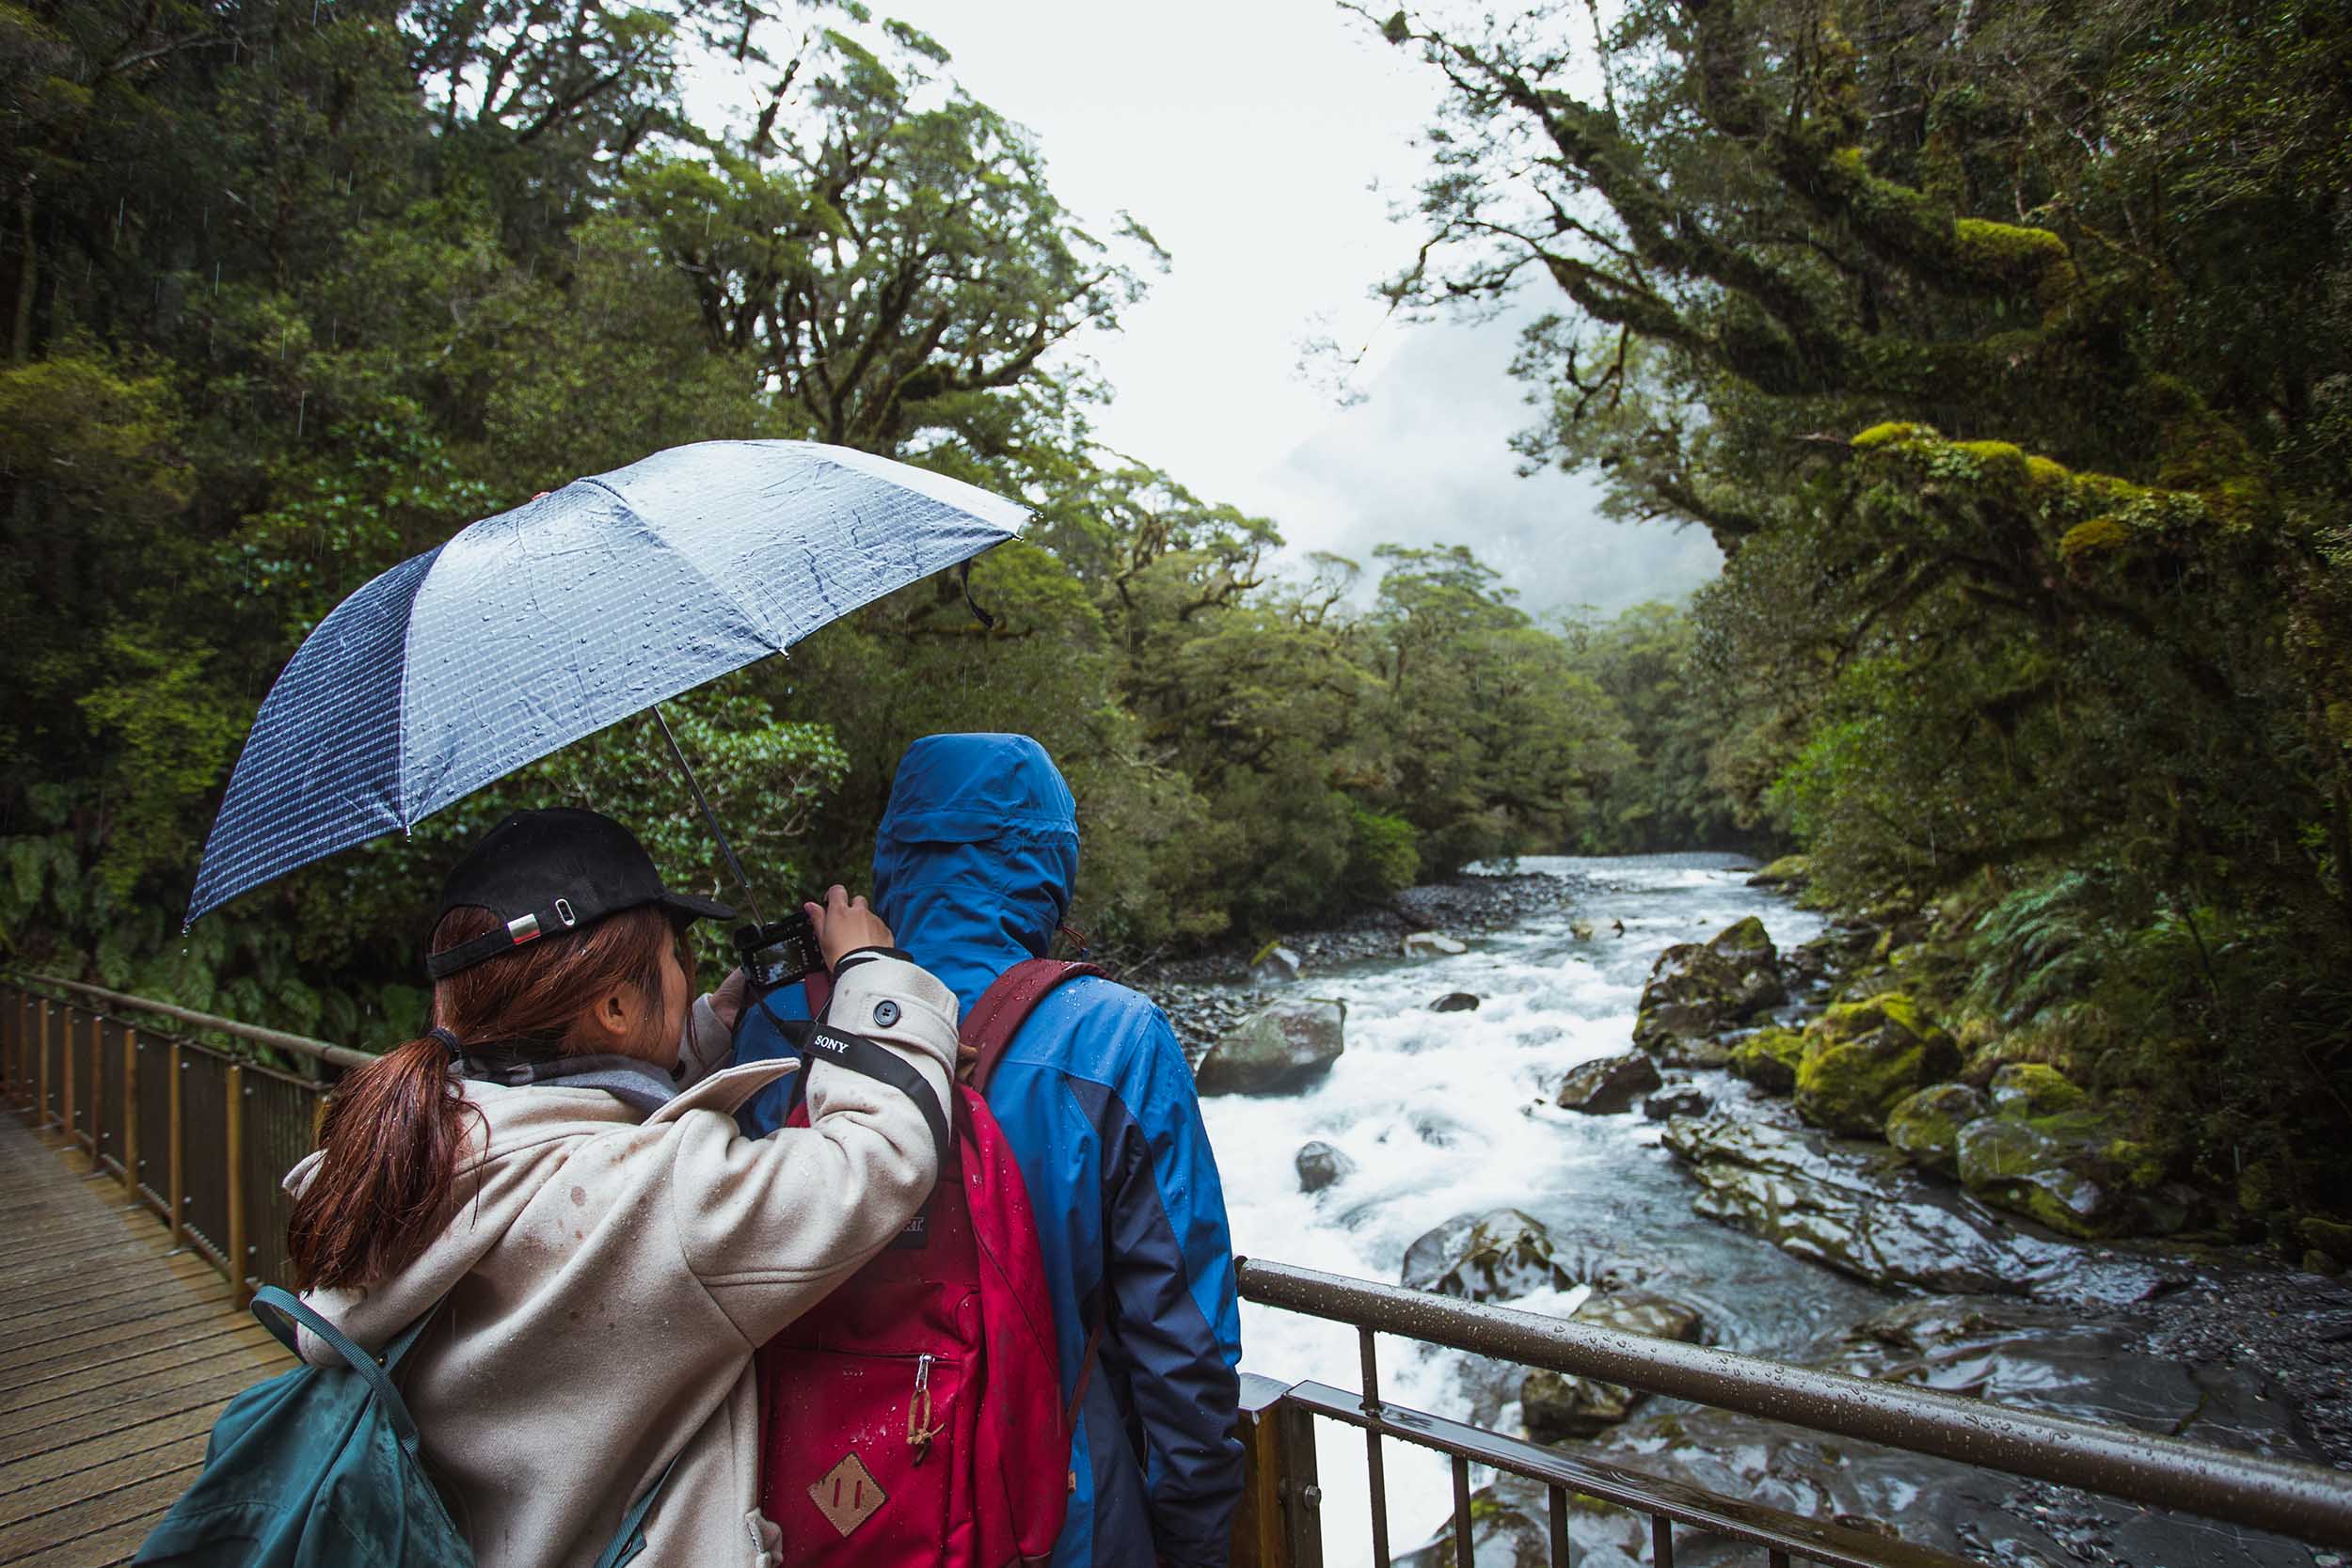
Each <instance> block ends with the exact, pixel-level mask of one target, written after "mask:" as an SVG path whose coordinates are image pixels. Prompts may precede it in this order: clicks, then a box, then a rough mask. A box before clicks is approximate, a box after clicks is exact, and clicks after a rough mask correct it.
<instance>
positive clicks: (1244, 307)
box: [876, 0, 1720, 611]
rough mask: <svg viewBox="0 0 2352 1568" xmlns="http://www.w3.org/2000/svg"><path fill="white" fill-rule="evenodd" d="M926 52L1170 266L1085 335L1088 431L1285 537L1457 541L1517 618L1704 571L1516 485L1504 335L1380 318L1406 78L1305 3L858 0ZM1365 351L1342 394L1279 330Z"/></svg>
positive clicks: (1679, 535)
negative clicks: (928, 40)
mask: <svg viewBox="0 0 2352 1568" xmlns="http://www.w3.org/2000/svg"><path fill="white" fill-rule="evenodd" d="M876 12H877V15H878V16H896V17H898V18H901V19H903V20H904V21H906V22H909V23H911V24H914V25H915V26H917V27H919V28H921V29H922V30H924V31H925V32H927V33H929V34H930V35H931V36H932V37H933V38H935V39H937V40H939V41H940V42H941V43H942V44H943V45H945V46H946V48H947V49H948V50H949V51H950V53H951V54H952V55H954V62H953V65H952V66H951V67H950V71H951V72H952V74H953V75H954V77H955V78H956V80H958V81H959V82H960V83H961V85H962V86H963V87H964V88H965V89H966V90H967V91H969V92H970V93H971V94H972V95H973V96H974V97H976V98H977V99H979V100H980V101H982V102H983V103H988V104H990V105H991V106H993V107H994V108H995V109H997V110H998V111H999V112H1001V113H1003V114H1006V115H1008V116H1009V117H1010V118H1011V119H1015V120H1018V121H1020V122H1021V123H1023V124H1025V125H1026V126H1027V127H1028V128H1029V129H1030V130H1031V131H1033V132H1034V133H1036V135H1037V138H1038V141H1039V144H1040V146H1041V149H1042V150H1043V152H1044V154H1045V157H1046V159H1047V160H1048V166H1049V178H1050V181H1051V182H1052V185H1053V187H1054V190H1055V192H1056V194H1057V196H1058V197H1059V198H1061V200H1062V202H1063V203H1064V204H1065V205H1066V206H1068V207H1070V208H1071V209H1072V210H1073V211H1074V212H1076V213H1077V214H1080V215H1081V217H1082V219H1083V220H1084V221H1085V222H1087V223H1088V224H1089V226H1091V227H1093V228H1095V229H1096V230H1097V231H1098V232H1103V231H1107V230H1109V228H1110V226H1111V223H1112V221H1113V215H1114V214H1116V213H1118V212H1119V211H1120V210H1121V209H1125V210H1127V211H1130V212H1132V213H1134V214H1135V215H1136V217H1137V218H1138V219H1139V220H1140V221H1141V222H1142V223H1143V224H1144V225H1145V226H1146V227H1147V228H1149V229H1150V230H1152V233H1153V234H1154V235H1155V236H1156V237H1157V238H1158V240H1159V241H1160V243H1161V245H1164V246H1165V247H1166V248H1167V249H1168V252H1169V254H1170V257H1171V259H1172V263H1173V264H1172V266H1171V269H1170V271H1169V272H1168V274H1167V275H1166V276H1165V277H1157V278H1155V279H1154V280H1153V283H1152V293H1151V295H1150V297H1149V298H1148V299H1146V300H1145V301H1144V303H1143V304H1141V305H1139V306H1137V307H1135V308H1133V309H1130V310H1129V311H1128V312H1127V313H1126V315H1125V317H1124V320H1123V328H1122V330H1121V331H1120V332H1118V333H1116V334H1111V335H1106V336H1104V337H1100V338H1098V339H1096V340H1095V341H1092V342H1090V343H1089V344H1088V345H1087V348H1088V351H1089V353H1090V354H1091V355H1092V356H1093V357H1094V358H1095V359H1096V360H1097V362H1098V363H1099V364H1100V365H1101V366H1102V369H1103V371H1104V374H1105V376H1106V377H1107V379H1108V380H1109V382H1110V384H1111V386H1112V387H1113V388H1116V390H1117V393H1118V396H1117V399H1116V401H1115V402H1114V403H1113V404H1111V405H1110V406H1109V407H1108V408H1105V409H1103V410H1101V411H1100V412H1099V414H1098V416H1097V426H1098V430H1099V433H1100V435H1101V436H1102V438H1103V439H1104V441H1105V442H1106V443H1107V444H1108V445H1110V446H1112V447H1114V448H1116V449H1118V450H1119V451H1123V452H1126V453H1128V454H1130V455H1132V456H1134V457H1137V458H1140V459H1143V460H1145V461H1147V462H1151V463H1153V464H1156V465H1158V466H1159V467H1163V468H1165V469H1167V470H1168V472H1169V473H1171V474H1173V475H1174V476H1175V477H1176V478H1177V479H1178V480H1179V481H1181V482H1182V483H1184V484H1186V485H1188V486H1189V487H1190V488H1191V489H1193V490H1194V491H1195V492H1196V493H1198V494H1200V495H1201V496H1203V497H1205V498H1207V499H1214V500H1224V501H1231V502H1232V503H1234V504H1235V505H1238V506H1240V507H1242V508H1244V509H1245V510H1248V511H1250V512H1253V513H1259V514H1263V515H1267V516H1270V517H1272V518H1273V519H1274V520H1275V521H1276V522H1277V523H1278V524H1279V526H1280V528H1281V530H1282V532H1283V534H1284V536H1285V537H1286V538H1287V539H1288V540H1289V541H1290V542H1291V544H1292V545H1293V546H1295V547H1296V548H1297V549H1300V550H1308V549H1329V550H1336V551H1338V552H1340V553H1342V554H1344V555H1350V556H1354V557H1356V558H1357V559H1359V560H1366V561H1367V563H1369V562H1368V558H1369V556H1370V554H1371V550H1372V546H1374V545H1375V544H1378V543H1382V542H1387V541H1395V542H1401V543H1412V544H1427V543H1457V542H1458V543H1467V544H1469V545H1470V546H1473V547H1474V548H1476V549H1477V550H1478V552H1479V553H1480V555H1481V556H1482V557H1484V558H1485V559H1486V560H1487V561H1488V562H1490V563H1491V564H1493V565H1495V566H1497V567H1499V568H1501V569H1502V572H1503V573H1504V577H1505V580H1506V581H1507V582H1509V583H1510V584H1511V585H1512V586H1513V587H1516V588H1518V590H1519V592H1520V594H1521V595H1522V602H1523V603H1525V604H1526V605H1527V606H1528V607H1529V608H1530V609H1533V610H1553V609H1567V608H1571V607H1574V606H1578V605H1591V606H1594V607H1596V608H1597V609H1599V610H1604V611H1610V610H1618V609H1622V608H1623V607H1625V606H1626V605H1629V604H1632V603H1635V602H1637V601H1639V600H1641V599H1644V598H1650V597H1677V596H1679V595H1681V594H1685V593H1687V592H1689V591H1690V590H1691V589H1692V588H1693V587H1695V586H1697V585H1698V584H1699V583H1700V582H1703V581H1705V580H1706V579H1707V578H1710V577H1712V576H1713V575H1714V574H1715V571H1716V569H1717V567H1718V565H1719V564H1720V557H1719V556H1718V555H1717V553H1716V551H1715V548H1714V546H1713V545H1712V544H1711V543H1710V542H1709V541H1708V538H1707V536H1706V535H1705V533H1704V532H1702V531H1697V530H1690V531H1680V532H1677V531H1673V530H1670V529H1665V528H1660V527H1650V528H1630V527H1627V526H1625V525H1622V524H1615V523H1610V522H1606V521H1604V520H1602V519H1601V518H1599V517H1598V516H1597V515H1595V514H1594V510H1593V505H1592V499H1593V492H1592V490H1591V488H1590V487H1589V485H1588V484H1587V483H1584V482H1583V481H1581V480H1579V479H1574V478H1571V477H1569V476H1565V475H1561V474H1544V475H1539V476H1536V477H1534V478H1532V479H1520V478H1518V477H1517V473H1516V460H1515V456H1514V454H1513V453H1512V451H1510V448H1509V446H1508V444H1507V443H1508V440H1509V437H1510V435H1511V433H1512V432H1513V431H1514V430H1515V429H1518V427H1519V426H1521V425H1523V424H1525V423H1527V422H1528V421H1529V418H1530V415H1531V412H1532V411H1531V410H1530V409H1529V408H1528V407H1527V406H1526V404H1524V403H1523V402H1522V398H1523V395H1524V390H1523V388H1521V387H1520V386H1519V384H1518V383H1517V382H1515V381H1513V380H1511V379H1510V377H1509V376H1508V375H1507V374H1506V373H1505V367H1506V365H1507V364H1508V362H1509V360H1510V357H1511V352H1512V347H1513V342H1512V334H1511V332H1510V330H1509V328H1507V327H1505V326H1501V325H1490V326H1487V327H1485V328H1473V327H1469V326H1463V325H1431V326H1422V327H1408V326H1405V325H1382V319H1381V307H1380V306H1379V305H1378V304H1377V303H1376V302H1375V301H1373V300H1372V299H1371V298H1370V297H1369V293H1370V290H1371V288H1372V285H1373V284H1374V283H1375V281H1376V280H1377V279H1379V278H1380V277H1384V276H1386V275H1388V274H1390V273H1391V272H1394V271H1395V270H1397V268H1398V267H1399V266H1400V265H1402V264H1403V263H1404V262H1405V261H1408V260H1409V259H1410V257H1411V254H1412V250H1413V246H1414V245H1415V243H1416V239H1417V236H1416V235H1415V234H1414V232H1413V231H1412V230H1410V229H1409V228H1406V227H1402V226H1399V225H1398V224H1396V223H1394V222H1392V221H1391V206H1392V203H1395V202H1398V201H1402V200H1406V199H1408V198H1410V195H1411V192H1412V187H1413V185H1414V182H1415V181H1416V178H1417V176H1418V173H1419V170H1420V168H1421V166H1422V160H1421V157H1420V155H1419V153H1418V152H1417V151H1416V150H1415V148H1414V146H1413V140H1414V137H1415V135H1416V134H1417V132H1418V131H1419V130H1420V128H1421V127H1422V125H1423V124H1425V123H1426V122H1427V120H1428V119H1429V111H1430V109H1431V106H1432V104H1433V103H1434V93H1433V87H1432V82H1431V79H1430V74H1429V72H1428V71H1426V70H1425V69H1423V68H1422V67H1420V66H1419V64H1418V62H1417V61H1415V60H1414V59H1413V58H1412V57H1411V56H1410V55H1407V54H1406V52H1403V51H1399V50H1395V49H1391V48H1390V47H1389V46H1388V45H1387V44H1385V43H1383V42H1381V41H1380V40H1379V39H1378V38H1377V37H1376V36H1375V35H1373V34H1372V33H1371V31H1370V30H1369V29H1368V28H1366V27H1365V26H1364V25H1363V24H1361V23H1360V22H1359V21H1358V20H1357V19H1356V18H1354V17H1352V16H1349V15H1348V14H1347V13H1345V12H1343V11H1342V10H1340V9H1339V8H1338V7H1337V6H1336V5H1334V4H1332V3H1330V0H1189V3H1188V4H1185V5H1182V6H1170V5H1140V4H1119V3H1108V4H1106V3H1104V0H1084V3H1082V0H991V3H990V4H988V5H986V6H984V7H983V6H980V5H977V4H975V3H974V0H895V3H894V0H880V3H879V4H877V6H876ZM1320 332H1328V333H1330V334H1331V335H1332V336H1334V337H1336V338H1338V339H1339V340H1340V341H1342V342H1344V343H1348V344H1350V345H1351V346H1356V345H1365V344H1368V345H1369V348H1370V353H1369V354H1368V356H1366V359H1365V361H1364V365H1363V368H1362V370H1361V372H1359V376H1358V378H1357V380H1358V386H1359V390H1360V391H1361V392H1362V393H1364V394H1365V395H1364V398H1363V400H1362V401H1361V402H1360V403H1359V404H1356V405H1354V406H1352V407H1345V408H1343V407H1341V406H1340V405H1339V404H1338V402H1337V401H1336V400H1335V399H1334V397H1333V396H1332V395H1331V394H1330V392H1329V391H1328V390H1327V389H1326V388H1318V387H1317V386H1315V385H1313V384H1311V383H1310V382H1309V381H1307V380H1305V379H1302V378H1301V377H1300V375H1299V374H1298V372H1297V363H1298V357H1299V345H1300V342H1301V341H1302V340H1303V339H1305V338H1307V337H1309V336H1311V335H1315V334H1317V333H1320Z"/></svg>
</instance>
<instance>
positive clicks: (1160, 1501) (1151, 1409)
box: [1104, 1007, 1242, 1568]
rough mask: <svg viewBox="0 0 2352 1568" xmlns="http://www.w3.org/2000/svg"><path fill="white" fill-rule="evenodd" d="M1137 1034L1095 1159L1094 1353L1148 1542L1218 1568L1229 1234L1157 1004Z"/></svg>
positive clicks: (1234, 1454)
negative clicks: (1137, 1069) (1127, 1428)
mask: <svg viewBox="0 0 2352 1568" xmlns="http://www.w3.org/2000/svg"><path fill="white" fill-rule="evenodd" d="M1143 1030H1144V1036H1145V1037H1144V1039H1143V1041H1142V1042H1141V1044H1142V1047H1143V1049H1142V1051H1141V1053H1140V1055H1141V1058H1142V1060H1141V1069H1142V1075H1143V1077H1142V1082H1141V1083H1140V1084H1136V1085H1134V1086H1133V1087H1129V1088H1126V1089H1125V1092H1122V1093H1121V1094H1120V1101H1122V1102H1124V1106H1125V1107H1126V1114H1125V1116H1124V1117H1123V1125H1122V1126H1119V1127H1117V1128H1115V1129H1111V1130H1108V1131H1111V1132H1113V1137H1112V1140H1111V1142H1110V1143H1109V1145H1108V1147H1106V1148H1105V1150H1104V1154H1105V1160H1104V1181H1105V1183H1106V1185H1107V1187H1108V1189H1109V1190H1108V1192H1107V1193H1106V1195H1105V1196H1106V1200H1107V1201H1106V1204H1105V1212H1104V1224H1105V1227H1106V1236H1105V1239H1106V1241H1107V1243H1108V1245H1107V1247H1106V1248H1105V1251H1106V1254H1107V1256H1106V1259H1105V1270H1104V1285H1105V1287H1106V1289H1107V1292H1108V1295H1109V1301H1108V1303H1107V1306H1108V1316H1107V1319H1106V1321H1105V1323H1104V1349H1105V1350H1106V1351H1107V1352H1112V1353H1113V1354H1112V1355H1111V1356H1110V1357H1109V1359H1111V1360H1112V1361H1113V1362H1114V1363H1115V1364H1116V1365H1117V1366H1118V1367H1119V1368H1120V1370H1121V1372H1123V1374H1124V1376H1125V1379H1126V1382H1127V1386H1128V1394H1129V1398H1130V1399H1131V1401H1132V1402H1133V1403H1132V1408H1133V1410H1134V1414H1135V1418H1136V1421H1137V1423H1138V1424H1139V1426H1140V1428H1141V1433H1142V1436H1143V1440H1144V1453H1143V1456H1142V1457H1143V1484H1144V1492H1145V1495H1146V1497H1147V1498H1148V1501H1149V1507H1150V1510H1151V1514H1152V1541H1153V1544H1154V1546H1155V1547H1156V1548H1157V1550H1158V1552H1159V1553H1160V1555H1161V1557H1162V1558H1164V1559H1165V1560H1167V1561H1168V1563H1171V1564H1174V1565H1175V1568H1223V1565H1224V1563H1225V1562H1226V1561H1227V1560H1228V1557H1229V1556H1230V1554H1231V1552H1232V1525H1233V1510H1234V1508H1235V1506H1236V1505H1237V1504H1238V1503H1239V1501H1240V1499H1241V1481H1242V1453H1241V1443H1240V1440H1239V1439H1238V1438H1236V1437H1235V1436H1234V1434H1233V1422H1234V1414H1235V1407H1236V1405H1237V1404H1238V1402H1239V1397H1240V1378H1239V1375H1238V1373H1237V1371H1236V1369H1237V1368H1238V1366H1239V1365H1240V1362H1241V1313H1240V1307H1239V1305H1238V1302H1237V1300H1236V1296H1235V1287H1234V1275H1233V1243H1232V1233H1231V1231H1230V1230H1229V1229H1228V1228H1227V1226H1226V1220H1225V1190H1224V1187H1223V1185H1222V1183H1221V1182H1220V1181H1219V1180H1218V1179H1217V1173H1216V1156H1215V1155H1214V1154H1213V1153H1212V1152H1211V1151H1210V1148H1209V1135H1208V1130H1207V1129H1206V1127H1204V1126H1203V1125H1202V1123H1201V1119H1200V1099H1199V1097H1198V1095H1197V1094H1196V1093H1195V1091H1194V1089H1193V1085H1192V1073H1191V1070H1190V1069H1187V1068H1186V1067H1185V1065H1184V1053H1183V1051H1182V1050H1181V1049H1180V1048H1179V1047H1178V1046H1177V1043H1176V1037H1175V1034H1174V1032H1173V1031H1171V1030H1170V1029H1169V1028H1168V1020H1167V1018H1166V1017H1165V1016H1164V1015H1163V1014H1162V1013H1161V1012H1160V1010H1159V1009H1158V1008H1156V1007H1153V1008H1151V1009H1150V1010H1149V1017H1148V1021H1147V1022H1145V1024H1144V1026H1143ZM1138 1091H1139V1092H1138Z"/></svg>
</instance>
